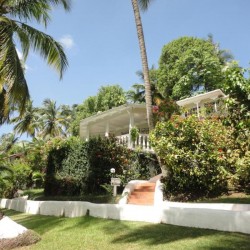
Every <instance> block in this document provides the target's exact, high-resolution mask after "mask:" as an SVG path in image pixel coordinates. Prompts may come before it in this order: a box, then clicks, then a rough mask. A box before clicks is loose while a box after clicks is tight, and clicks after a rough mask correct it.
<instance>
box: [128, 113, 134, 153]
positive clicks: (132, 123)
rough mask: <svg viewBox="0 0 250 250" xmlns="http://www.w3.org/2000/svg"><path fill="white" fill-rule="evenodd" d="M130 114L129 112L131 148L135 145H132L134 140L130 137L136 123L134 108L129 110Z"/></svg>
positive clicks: (129, 142) (129, 141)
mask: <svg viewBox="0 0 250 250" xmlns="http://www.w3.org/2000/svg"><path fill="white" fill-rule="evenodd" d="M128 114H129V138H128V146H129V148H132V147H133V145H132V143H133V142H132V141H131V138H130V129H131V128H133V127H134V125H135V118H134V112H133V109H131V110H129V111H128Z"/></svg>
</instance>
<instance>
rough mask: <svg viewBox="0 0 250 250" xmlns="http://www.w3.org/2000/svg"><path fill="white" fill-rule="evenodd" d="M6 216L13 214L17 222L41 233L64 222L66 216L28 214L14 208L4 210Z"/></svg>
mask: <svg viewBox="0 0 250 250" xmlns="http://www.w3.org/2000/svg"><path fill="white" fill-rule="evenodd" d="M3 211H4V213H5V215H6V216H12V219H14V221H15V222H17V223H19V224H21V225H23V226H24V227H26V228H28V229H32V230H34V231H36V232H37V233H39V234H41V235H42V234H44V233H46V232H48V231H50V230H52V229H54V228H55V227H57V226H60V224H62V223H63V220H64V218H58V217H54V216H43V215H27V214H23V213H19V212H16V211H13V210H3Z"/></svg>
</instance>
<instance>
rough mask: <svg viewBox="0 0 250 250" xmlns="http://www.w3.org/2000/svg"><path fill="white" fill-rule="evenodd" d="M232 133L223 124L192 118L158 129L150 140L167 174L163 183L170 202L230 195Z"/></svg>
mask: <svg viewBox="0 0 250 250" xmlns="http://www.w3.org/2000/svg"><path fill="white" fill-rule="evenodd" d="M229 132H230V131H229V130H228V129H226V128H225V127H224V126H223V125H222V123H221V122H220V121H217V120H203V121H199V120H197V118H195V117H192V116H191V117H188V118H187V119H184V120H182V119H181V118H179V117H174V118H173V119H172V120H171V121H168V122H165V123H163V122H162V123H158V124H157V125H156V128H155V130H154V131H153V132H152V133H151V137H150V139H151V143H152V146H153V148H154V150H155V151H156V153H157V154H158V156H159V157H160V158H161V161H162V163H163V167H164V168H165V170H166V171H167V175H166V176H165V177H164V178H163V179H162V181H163V183H164V192H165V195H166V197H167V198H168V199H177V200H189V199H196V198H200V197H209V196H217V195H220V194H221V193H223V192H225V191H227V179H228V177H229V175H228V168H229V164H228V162H227V149H228V148H230V143H231V141H230V133H229Z"/></svg>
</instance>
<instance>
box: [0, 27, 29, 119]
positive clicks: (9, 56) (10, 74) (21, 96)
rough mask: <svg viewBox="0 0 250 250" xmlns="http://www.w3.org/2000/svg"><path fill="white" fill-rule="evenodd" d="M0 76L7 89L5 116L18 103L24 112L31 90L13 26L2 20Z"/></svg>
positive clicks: (0, 28)
mask: <svg viewBox="0 0 250 250" xmlns="http://www.w3.org/2000/svg"><path fill="white" fill-rule="evenodd" d="M0 76H1V81H2V84H4V89H5V91H6V94H5V98H4V100H5V104H4V106H5V112H4V116H8V114H9V112H10V110H11V108H12V107H13V106H16V105H17V106H18V108H19V110H20V112H21V113H22V112H23V111H24V106H25V103H26V101H27V100H28V99H29V91H28V86H27V83H26V80H25V77H24V72H23V67H22V64H21V62H20V59H19V57H18V54H17V51H16V48H15V44H14V41H13V29H12V26H9V24H8V23H5V22H0ZM2 87H3V86H2ZM7 107H8V108H7Z"/></svg>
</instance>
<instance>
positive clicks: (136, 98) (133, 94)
mask: <svg viewBox="0 0 250 250" xmlns="http://www.w3.org/2000/svg"><path fill="white" fill-rule="evenodd" d="M136 74H137V75H138V76H139V78H140V80H141V81H144V75H143V72H142V71H140V70H139V71H137V72H136ZM149 77H150V85H151V96H152V104H153V105H156V103H157V101H158V100H163V96H162V95H161V94H160V92H159V91H158V89H157V88H156V86H157V70H156V69H155V67H154V66H152V67H151V68H150V70H149ZM126 95H127V99H128V100H130V101H131V102H132V103H145V85H144V84H140V83H139V84H138V83H136V84H133V85H132V89H131V90H129V91H127V93H126Z"/></svg>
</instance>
